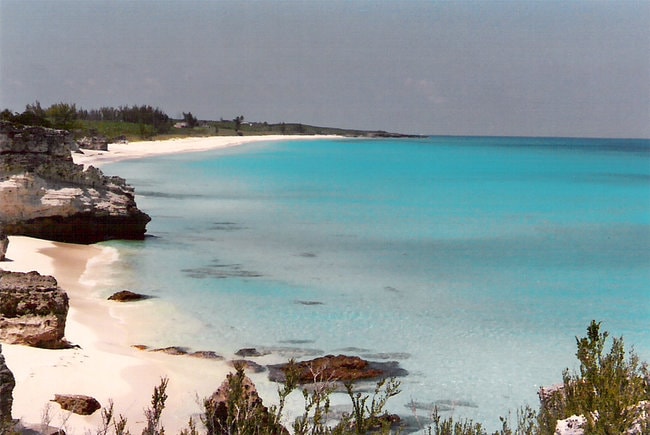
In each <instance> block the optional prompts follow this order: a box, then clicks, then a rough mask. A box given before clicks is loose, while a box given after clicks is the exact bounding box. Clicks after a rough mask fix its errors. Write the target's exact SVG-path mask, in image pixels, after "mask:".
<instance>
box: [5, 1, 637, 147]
mask: <svg viewBox="0 0 650 435" xmlns="http://www.w3.org/2000/svg"><path fill="white" fill-rule="evenodd" d="M36 100H39V101H40V102H41V104H42V105H43V106H49V105H50V104H53V103H56V102H61V101H63V102H69V103H76V104H77V107H80V106H81V107H83V108H86V109H91V108H98V107H100V106H119V105H133V104H137V105H141V104H149V105H152V106H154V107H156V106H157V107H160V108H161V109H163V110H164V111H165V112H166V113H167V114H169V115H170V116H172V117H180V116H181V112H187V111H191V112H192V113H193V114H194V115H195V116H197V117H198V118H200V119H219V118H222V117H223V118H226V119H232V118H234V117H235V116H237V115H244V116H245V118H246V120H250V121H258V120H259V121H269V122H282V121H285V122H302V123H306V124H315V125H321V126H337V127H347V128H361V129H383V130H389V131H399V132H404V133H422V134H471V135H528V136H592V137H593V136H595V137H610V136H614V137H644V138H650V1H649V0H641V1H629V0H616V1H614V0H611V1H594V0H590V1H550V0H549V1H543V0H539V1H524V0H519V1H514V0H512V1H496V0H493V1H492V0H483V1H435V0H428V1H424V0H419V1H417V0H413V1H409V0H401V1H398V0H393V1H387V0H384V1H382V0H373V1H370V0H368V1H361V0H347V1H343V0H341V1H338V0H311V1H309V0H305V1H297V0H293V1H274V0H266V1H244V0H240V1H207V0H205V1H192V0H174V1H165V0H155V1H145V0H142V1H136V0H133V1H119V0H107V1H100V0H85V1H84V0H75V1H70V0H47V1H40V0H38V1H37V0H0V109H2V108H10V109H11V110H13V111H18V112H22V111H23V110H24V108H25V105H26V104H28V103H33V102H34V101H36Z"/></svg>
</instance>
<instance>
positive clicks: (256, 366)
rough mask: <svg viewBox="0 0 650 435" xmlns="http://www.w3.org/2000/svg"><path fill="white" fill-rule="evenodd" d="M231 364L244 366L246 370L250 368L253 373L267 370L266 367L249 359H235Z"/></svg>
mask: <svg viewBox="0 0 650 435" xmlns="http://www.w3.org/2000/svg"><path fill="white" fill-rule="evenodd" d="M230 365H231V366H233V367H237V366H244V369H245V370H250V371H252V372H253V373H262V372H264V371H266V367H264V366H263V365H260V364H258V363H256V362H255V361H251V360H248V359H235V360H232V361H230Z"/></svg>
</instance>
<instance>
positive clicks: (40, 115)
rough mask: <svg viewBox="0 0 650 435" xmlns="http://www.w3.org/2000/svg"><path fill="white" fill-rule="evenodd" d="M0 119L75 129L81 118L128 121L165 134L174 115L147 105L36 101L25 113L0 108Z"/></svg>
mask: <svg viewBox="0 0 650 435" xmlns="http://www.w3.org/2000/svg"><path fill="white" fill-rule="evenodd" d="M0 119H3V120H5V121H11V122H15V123H18V124H24V125H40V126H43V127H51V128H59V129H63V130H74V129H75V128H79V127H80V125H79V124H80V123H79V122H78V121H99V122H101V121H107V122H128V123H132V124H139V125H146V126H151V128H152V129H153V132H152V133H154V134H164V133H167V132H169V131H170V130H171V128H172V126H173V122H172V119H171V118H170V117H169V116H167V114H165V112H163V111H162V110H160V109H159V108H157V107H156V108H153V107H151V106H148V105H142V106H135V105H134V106H130V107H129V106H120V107H101V108H99V109H91V110H86V109H77V107H76V105H75V104H68V103H56V104H53V105H51V106H50V107H48V108H47V109H43V108H42V107H41V103H40V102H38V101H36V102H35V103H34V104H28V105H27V106H26V107H25V111H24V112H22V113H12V112H11V111H10V110H9V109H5V110H3V111H2V112H0Z"/></svg>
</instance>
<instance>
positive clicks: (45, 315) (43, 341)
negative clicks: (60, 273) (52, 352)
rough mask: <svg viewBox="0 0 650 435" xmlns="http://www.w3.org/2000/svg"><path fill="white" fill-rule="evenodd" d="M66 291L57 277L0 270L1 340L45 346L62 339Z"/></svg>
mask: <svg viewBox="0 0 650 435" xmlns="http://www.w3.org/2000/svg"><path fill="white" fill-rule="evenodd" d="M67 314H68V295H67V294H66V293H65V292H64V291H63V290H61V288H59V286H58V284H57V282H56V279H54V278H53V277H51V276H45V275H41V274H39V273H38V272H29V273H22V272H6V271H3V270H0V341H3V342H5V343H9V344H24V345H28V346H33V347H41V348H47V349H61V348H66V347H69V346H70V345H69V343H68V342H67V341H66V340H65V339H64V332H65V321H66V316H67Z"/></svg>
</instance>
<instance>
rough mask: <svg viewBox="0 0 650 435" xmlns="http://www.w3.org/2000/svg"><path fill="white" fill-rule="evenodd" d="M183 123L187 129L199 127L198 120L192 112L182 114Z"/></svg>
mask: <svg viewBox="0 0 650 435" xmlns="http://www.w3.org/2000/svg"><path fill="white" fill-rule="evenodd" d="M183 122H185V125H187V127H188V128H194V127H196V126H197V125H199V120H198V119H196V117H195V116H193V115H192V112H187V113H185V112H183Z"/></svg>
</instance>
